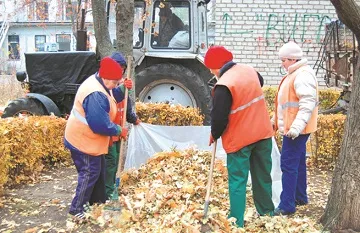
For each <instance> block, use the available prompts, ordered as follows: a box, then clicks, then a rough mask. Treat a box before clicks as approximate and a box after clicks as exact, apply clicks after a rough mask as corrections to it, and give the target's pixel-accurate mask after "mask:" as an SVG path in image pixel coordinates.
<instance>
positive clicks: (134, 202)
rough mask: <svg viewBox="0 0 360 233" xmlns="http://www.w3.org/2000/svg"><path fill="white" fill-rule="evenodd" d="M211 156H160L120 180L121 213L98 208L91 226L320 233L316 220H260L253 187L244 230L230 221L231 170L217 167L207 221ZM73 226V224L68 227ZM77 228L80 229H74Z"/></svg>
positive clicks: (190, 152) (104, 206) (132, 229)
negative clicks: (206, 198) (229, 172)
mask: <svg viewBox="0 0 360 233" xmlns="http://www.w3.org/2000/svg"><path fill="white" fill-rule="evenodd" d="M210 159H211V153H210V152H207V151H198V150H196V149H194V148H189V149H187V150H184V151H171V152H161V153H157V154H155V155H154V156H153V157H152V158H150V159H149V160H148V162H147V163H146V164H145V165H143V166H141V167H140V168H139V169H137V170H136V169H131V170H128V171H125V172H123V173H122V174H121V185H120V187H119V203H115V204H116V205H120V206H121V211H112V210H109V206H111V205H114V202H108V203H106V204H102V205H96V206H93V207H92V208H91V211H90V212H89V213H87V216H88V219H89V220H90V222H91V224H96V225H98V226H100V227H101V229H103V230H104V232H109V233H110V232H192V233H196V232H200V228H201V224H202V223H206V224H207V225H208V226H209V227H210V229H211V232H279V233H285V232H321V225H319V224H317V222H316V221H315V220H314V219H311V218H308V217H303V216H299V215H294V216H291V217H287V216H276V217H269V216H258V214H257V212H256V209H255V207H254V204H253V200H252V194H251V187H250V186H248V187H247V210H246V213H245V227H244V228H238V227H236V226H235V219H234V218H230V219H228V217H227V216H228V213H229V199H228V198H229V194H228V176H227V169H226V166H224V163H223V161H221V160H217V161H216V162H215V169H214V176H213V177H214V178H213V185H212V192H211V195H210V207H209V211H208V218H207V219H206V220H205V222H204V220H203V208H204V199H205V193H206V182H207V176H208V171H209V166H210ZM69 225H70V224H69ZM73 227H76V225H74V226H73Z"/></svg>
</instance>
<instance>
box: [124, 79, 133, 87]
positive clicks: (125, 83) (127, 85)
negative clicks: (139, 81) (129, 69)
mask: <svg viewBox="0 0 360 233" xmlns="http://www.w3.org/2000/svg"><path fill="white" fill-rule="evenodd" d="M124 86H125V87H126V88H127V89H129V90H130V89H131V88H132V86H133V83H132V80H131V79H125V81H124Z"/></svg>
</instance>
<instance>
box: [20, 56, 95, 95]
mask: <svg viewBox="0 0 360 233" xmlns="http://www.w3.org/2000/svg"><path fill="white" fill-rule="evenodd" d="M25 62H26V72H27V75H28V77H29V82H30V86H31V92H33V93H39V94H43V95H46V96H49V97H50V96H52V97H54V96H56V99H58V98H61V97H62V96H63V95H64V93H65V89H66V87H65V83H72V84H81V83H82V82H83V81H84V80H85V79H86V78H88V77H89V76H90V75H92V74H94V73H95V72H96V71H97V70H98V65H99V64H98V62H97V60H96V56H95V53H93V52H87V51H86V52H80V51H77V52H45V53H25Z"/></svg>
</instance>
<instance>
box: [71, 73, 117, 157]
mask: <svg viewBox="0 0 360 233" xmlns="http://www.w3.org/2000/svg"><path fill="white" fill-rule="evenodd" d="M95 91H99V92H102V93H104V94H105V95H106V96H107V98H108V100H109V103H110V111H109V117H110V120H111V121H114V119H115V116H116V102H115V99H114V98H113V97H111V96H110V95H109V94H108V93H107V92H106V90H105V89H104V87H103V86H102V85H101V83H99V81H98V80H96V78H95V75H92V76H90V77H89V78H88V79H86V80H85V81H84V82H83V83H82V84H81V86H80V87H79V90H78V91H77V93H76V96H75V101H74V106H73V109H72V110H71V114H70V117H69V119H68V120H67V123H66V128H65V139H66V140H67V141H68V142H69V143H70V144H71V145H73V146H74V147H75V148H76V149H78V150H80V151H81V152H84V153H86V154H89V155H93V156H98V155H103V154H107V152H108V146H109V140H110V137H109V136H105V135H101V134H96V133H94V132H93V131H92V130H91V129H90V127H89V125H88V124H87V122H86V118H85V111H84V108H83V106H82V104H83V101H84V99H85V98H86V97H87V96H88V95H89V94H91V93H93V92H95Z"/></svg>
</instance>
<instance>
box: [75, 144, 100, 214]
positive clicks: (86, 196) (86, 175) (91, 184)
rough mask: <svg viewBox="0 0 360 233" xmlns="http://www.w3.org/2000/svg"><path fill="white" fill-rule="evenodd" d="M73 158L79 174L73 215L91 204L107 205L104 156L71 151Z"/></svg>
mask: <svg viewBox="0 0 360 233" xmlns="http://www.w3.org/2000/svg"><path fill="white" fill-rule="evenodd" d="M71 158H72V159H73V161H74V164H75V167H76V170H77V172H78V184H77V187H76V194H75V197H74V199H73V200H72V202H71V206H70V211H69V213H71V214H77V213H81V212H83V211H84V205H85V204H87V203H89V204H90V205H92V204H94V203H105V201H106V195H105V159H104V155H100V156H91V155H88V154H84V153H82V152H80V151H75V150H71Z"/></svg>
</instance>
